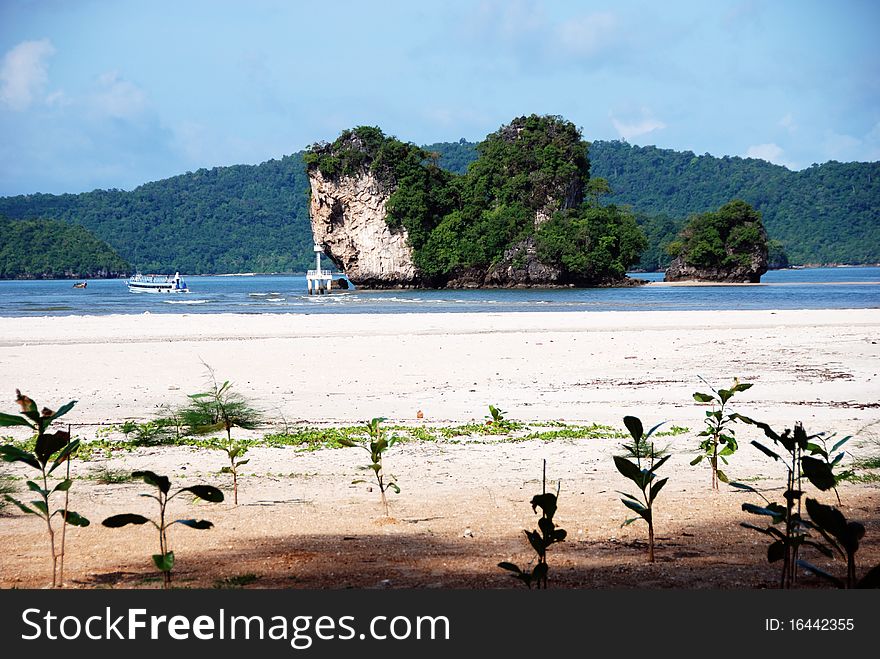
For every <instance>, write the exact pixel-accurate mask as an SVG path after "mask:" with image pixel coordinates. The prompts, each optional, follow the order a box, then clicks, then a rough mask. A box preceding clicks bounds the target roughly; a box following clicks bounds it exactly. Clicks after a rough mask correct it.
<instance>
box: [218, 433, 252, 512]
mask: <svg viewBox="0 0 880 659" xmlns="http://www.w3.org/2000/svg"><path fill="white" fill-rule="evenodd" d="M218 448H219V449H220V450H221V451H223V452H224V453H226V457H227V458H228V459H229V465H227V466H226V467H223V469H221V470H220V473H221V474H232V501H233V503H234V504H235V505H236V506H237V505H238V468H239V467H241V466H242V465H246V464H247V463H248V462H250V458H245V459H244V460H240V459H239V458H241V457H243V456H244V454H245V453H247V450H248V449H247V445H246V444H244V443H243V442H234V441H232V440H231V439H230V440H229V441H227V442H225V443H223V444H220V445H219V446H218Z"/></svg>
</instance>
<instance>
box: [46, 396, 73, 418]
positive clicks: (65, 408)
mask: <svg viewBox="0 0 880 659" xmlns="http://www.w3.org/2000/svg"><path fill="white" fill-rule="evenodd" d="M74 405H76V401H75V400H72V401H70V402H69V403H67V404H66V405H62V406H61V407H60V408H58V411H57V412H55V414H53V415H52V416H50V417H49V421H48V423H52V422H53V421H54V420H55V419H58V418H61V417H62V416H64V415H65V414H67V413H68V412H70V410H71V409H73V406H74Z"/></svg>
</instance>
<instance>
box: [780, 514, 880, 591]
mask: <svg viewBox="0 0 880 659" xmlns="http://www.w3.org/2000/svg"><path fill="white" fill-rule="evenodd" d="M806 508H807V514H808V515H809V516H810V528H814V529H816V530H817V531H819V533H821V534H822V537H823V538H825V540H826V541H827V542H828V545H829V546H830V547H831V548H832V549H833V550H834V551H835V552H836V553H837V554H838V555H839V556H841V557H842V558H843V559H844V560H845V561H846V579H839V578H838V577H835V576H833V575H831V574H829V573H828V572H826V571H825V570H822V569H820V568H818V567H816V566H815V565H813V564H812V563H808V562H807V561H803V560H799V561H798V562H797V564H798V565H799V566H800V567H802V568H803V569H805V570H807V571H808V572H812V573H813V574H815V575H817V576H819V577H822V578H824V579H828V580H829V581H831V582H832V583H833V584H835V585H836V586H837V587H838V588H880V565H878V566H877V567H875V568H874V569H873V570H870V571H869V572H868V573H867V574H866V575H865V576H864V577H863V578H862V579H861V580H858V579H857V577H856V552H857V551H858V550H859V543H860V542H861V540H862V538H863V537H864V536H865V525H864V524H862V523H861V522H850V521H848V520H847V519H846V517H844V515H843V513H842V512H840V511H839V510H838V509H837V508H834V507H833V506H826V505H825V504H823V503H819V502H818V501H816V500H815V499H810V498H807V504H806Z"/></svg>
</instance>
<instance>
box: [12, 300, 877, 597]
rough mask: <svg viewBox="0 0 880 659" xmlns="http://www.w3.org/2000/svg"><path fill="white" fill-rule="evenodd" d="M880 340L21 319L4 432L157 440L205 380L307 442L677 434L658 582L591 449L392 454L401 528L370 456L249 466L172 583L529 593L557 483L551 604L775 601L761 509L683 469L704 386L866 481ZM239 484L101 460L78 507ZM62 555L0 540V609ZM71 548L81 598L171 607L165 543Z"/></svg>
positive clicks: (351, 318)
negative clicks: (147, 593) (114, 480)
mask: <svg viewBox="0 0 880 659" xmlns="http://www.w3.org/2000/svg"><path fill="white" fill-rule="evenodd" d="M878 330H880V310H862V311H858V310H844V311H840V310H836V311H777V312H772V311H727V312H704V311H701V312H671V313H669V312H632V313H619V312H615V313H610V312H609V313H516V314H514V313H505V314H414V315H302V316H300V315H251V316H244V315H214V316H211V315H144V316H105V317H68V318H15V319H10V318H3V319H0V390H2V391H5V392H6V399H7V403H6V404H5V405H4V406H2V407H0V409H4V410H8V411H13V409H14V407H15V405H14V403H13V400H12V398H13V393H14V389H15V388H16V387H20V388H21V389H22V390H24V391H25V392H26V393H28V394H29V395H30V396H32V397H33V398H34V399H35V400H36V401H37V402H38V403H39V404H41V405H47V404H48V405H54V404H58V403H60V402H62V401H67V400H69V399H71V398H76V399H78V400H79V404H78V405H77V406H76V407H75V408H74V410H73V411H72V412H71V413H70V414H69V415H68V416H66V417H65V419H64V420H65V421H67V420H69V421H70V422H71V423H108V422H112V423H118V422H120V421H122V420H123V419H125V418H135V419H148V418H150V417H151V416H153V415H154V414H155V413H156V411H157V406H158V405H161V404H163V403H170V404H178V403H183V402H185V401H186V398H185V394H186V393H192V392H197V391H200V390H202V389H203V387H204V380H205V371H204V367H203V366H202V364H201V361H202V360H203V361H204V362H206V363H208V364H210V365H212V366H213V367H214V368H215V369H216V371H217V374H218V376H219V377H220V378H223V379H226V378H228V379H230V380H232V381H233V382H234V383H235V385H236V386H237V388H238V389H239V390H240V391H241V392H243V393H245V394H247V395H248V396H250V397H251V398H253V399H254V400H256V401H257V402H258V404H259V405H260V406H261V407H263V408H264V409H265V410H266V411H267V412H268V413H269V414H272V413H273V412H275V411H276V410H281V412H282V413H283V414H284V416H285V417H286V418H287V420H288V421H289V422H293V421H304V422H307V423H309V424H315V423H322V422H326V423H352V422H360V421H363V420H365V419H368V418H371V417H373V416H379V415H384V416H386V417H389V419H390V420H391V421H402V422H406V423H419V422H418V421H416V413H417V411H418V410H423V412H424V416H425V419H424V421H423V422H422V423H425V424H427V425H429V426H430V425H439V424H443V423H446V422H461V421H467V420H470V419H479V420H482V419H483V416H484V415H485V414H486V406H487V405H488V404H489V403H493V404H495V405H498V406H500V407H501V408H502V409H504V410H506V411H507V412H508V414H509V418H513V419H519V420H524V421H530V422H531V421H537V422H540V421H542V420H552V419H562V420H566V421H569V422H577V421H584V422H593V421H595V422H600V423H607V424H610V425H613V426H615V427H616V428H621V427H622V422H621V421H622V417H623V416H624V415H625V414H635V415H637V416H639V417H641V418H642V419H643V420H644V421H645V422H646V424H649V423H650V424H653V423H655V422H659V421H667V422H669V424H670V425H671V424H677V425H681V426H685V427H687V428H689V429H690V430H688V431H687V432H686V433H685V434H682V435H679V436H677V437H675V438H674V439H671V440H670V450H671V453H672V458H671V461H670V463H669V464H668V465H667V466H666V467H664V473H665V474H667V475H669V476H671V477H672V478H671V484H670V486H669V487H667V488H665V490H664V493H663V500H662V503H661V504H660V506H659V510H658V512H657V515H656V519H657V523H658V528H659V529H660V532H659V535H658V541H659V543H660V545H659V550H658V551H659V555H660V556H661V559H660V562H658V563H657V564H656V565H651V566H649V565H647V564H645V563H644V544H643V542H644V533H645V530H644V527H641V526H638V525H631V526H628V527H626V528H621V527H620V525H621V523H622V521H623V520H624V519H625V518H626V515H627V513H626V509H624V508H623V506H622V505H621V503H620V500H619V499H620V496H619V495H618V494H617V492H616V491H617V490H618V489H620V488H621V487H624V486H625V481H624V479H623V478H622V477H621V476H620V474H618V473H617V472H616V470H615V469H614V466H613V461H612V459H611V456H612V455H616V454H617V453H618V452H619V440H617V439H589V438H578V439H572V440H565V439H563V440H559V441H544V440H542V439H531V440H527V441H501V442H492V441H489V442H484V441H463V442H458V441H448V442H445V441H437V442H432V441H426V442H409V443H405V444H402V445H399V446H395V447H394V448H393V450H392V451H391V452H390V454H389V456H388V458H387V461H386V465H387V467H388V469H389V470H393V471H391V472H390V473H394V474H396V475H397V476H398V477H399V482H400V484H401V488H402V494H400V495H392V502H391V514H392V518H381V517H379V515H380V514H381V512H380V507H379V505H378V498H377V493H376V491H375V488H373V489H371V488H370V487H369V486H368V485H365V484H354V483H352V480H353V479H355V478H359V477H360V475H361V474H362V472H360V471H359V470H358V465H361V466H362V465H363V462H364V455H363V451H361V450H360V449H358V448H347V449H338V450H337V449H332V448H325V449H321V450H316V451H299V450H296V449H295V448H293V447H286V448H273V447H266V446H263V447H255V448H253V449H252V450H251V451H250V452H249V453H248V457H249V458H250V460H251V461H250V463H249V464H248V465H247V468H246V474H245V475H244V477H243V481H242V484H241V505H239V506H233V505H232V504H231V503H229V502H228V501H227V502H226V503H224V504H222V505H219V506H217V507H216V508H215V507H213V506H212V508H211V510H210V511H207V510H203V509H199V514H205V515H207V514H209V513H210V516H211V517H210V519H211V520H212V521H213V522H214V523H215V524H216V528H215V529H214V530H212V531H211V532H209V533H205V534H203V533H201V532H194V531H189V530H183V531H176V532H175V535H174V547H175V550H176V551H177V552H178V553H179V568H178V567H177V566H175V572H178V574H179V578H180V579H182V580H184V581H183V583H185V584H186V585H189V586H191V585H201V586H211V585H212V584H215V583H216V582H217V580H218V579H224V578H231V577H235V576H236V575H242V574H252V575H254V578H255V579H257V581H256V583H255V585H256V587H285V588H286V587H317V588H325V587H330V588H341V587H346V586H354V587H368V588H371V587H378V588H384V587H389V584H390V587H465V588H475V587H492V588H495V587H512V586H513V585H514V584H513V583H512V581H511V579H510V577H508V576H506V575H505V574H503V573H502V571H501V570H499V569H497V568H496V567H495V566H496V564H497V562H498V561H499V560H512V561H514V562H523V561H528V560H530V558H529V549H528V546H527V543H526V542H525V541H524V538H523V535H522V531H521V530H522V529H524V528H531V526H529V525H531V524H533V523H534V515H533V513H532V511H531V509H530V507H529V506H528V503H527V502H528V501H529V499H530V497H531V496H532V495H533V494H535V493H536V492H537V491H539V488H540V487H541V481H540V476H541V468H542V460H544V459H546V460H547V464H548V478H550V479H551V487H552V486H553V483H554V482H556V479H559V480H560V481H561V483H562V492H563V495H562V496H563V499H562V504H561V506H560V511H559V513H558V515H557V520H558V521H559V523H560V524H561V525H562V527H563V528H566V529H568V531H569V538H570V541H567V542H565V543H563V544H562V546H561V547H559V548H556V549H555V550H554V559H553V560H554V566H558V568H557V567H554V570H555V571H554V573H553V574H554V577H553V578H554V587H556V586H557V585H561V586H563V587H577V588H583V587H591V586H598V587H609V586H618V587H633V586H639V587H672V586H676V587H685V588H692V587H737V588H739V587H767V586H768V585H773V584H774V583H775V579H776V573H777V570H776V568H775V567H774V566H770V565H768V564H767V563H766V561H765V554H766V550H765V548H764V544H763V540H762V539H761V538H760V536H757V534H754V533H753V532H748V531H744V530H743V529H742V528H741V527H740V526H739V524H740V522H741V521H744V513H743V512H742V510H741V505H742V503H743V502H744V501H749V500H750V499H749V496H745V495H743V493H742V492H741V491H740V490H734V489H733V488H729V487H723V488H722V489H721V491H720V492H718V493H715V494H711V490H710V489H709V472H708V470H707V468H706V467H705V465H700V466H698V467H689V466H688V464H689V463H690V461H691V460H692V458H693V456H694V451H695V449H696V446H697V444H698V443H699V438H698V437H697V433H698V432H699V430H700V428H701V425H702V421H703V418H704V414H703V413H704V409H703V408H701V407H700V406H698V405H697V404H695V403H694V401H693V399H692V398H691V394H692V393H693V392H694V391H696V390H701V389H702V390H705V385H703V384H702V383H701V382H700V381H699V376H701V375H702V376H703V377H705V378H707V379H708V380H709V381H711V382H713V383H715V384H716V385H718V386H721V385H726V384H728V383H729V382H730V380H731V379H732V378H733V377H734V376H739V377H740V378H741V379H743V380H746V381H750V382H754V384H755V386H754V387H753V388H752V389H750V390H748V391H746V392H743V393H742V394H738V395H737V397H736V398H735V400H734V402H735V408H734V409H736V411H739V412H741V413H743V414H747V415H750V416H753V417H756V418H758V419H761V420H765V421H768V422H770V423H771V424H772V425H774V426H775V427H778V428H779V427H782V426H783V424H785V425H788V426H790V425H791V424H792V423H793V422H795V421H797V420H802V421H804V423H805V424H806V426H807V428H808V430H811V431H820V430H828V431H837V432H838V433H853V434H856V436H857V439H856V440H854V441H852V442H851V443H850V445H849V452H850V456H849V457H848V458H847V460H846V465H847V466H849V465H850V464H853V461H854V460H856V459H861V458H864V457H867V456H872V455H876V451H877V446H878V445H880V442H878V437H880V433H878V431H880V423H878V421H880V409H878V394H880V381H878V374H880V347H878V343H877V341H878V337H880V331H878ZM668 427H669V426H667V428H668ZM77 432H78V434H79V435H80V436H81V437H83V438H85V439H88V438H89V437H90V436H94V429H91V428H81V429H79V430H78V431H77ZM259 432H264V431H259ZM240 435H241V433H240V432H238V431H236V436H240ZM760 436H761V434H760V432H759V431H758V430H757V429H755V428H750V427H744V426H739V427H738V428H737V437H739V439H740V442H741V445H742V446H743V450H741V451H740V452H739V453H738V454H737V455H736V456H734V459H733V460H732V462H731V465H730V466H729V468H728V467H725V469H726V470H727V473H728V474H730V476H731V478H735V479H750V482H754V483H756V484H759V483H760V484H761V485H762V486H766V487H767V488H770V489H769V490H768V491H772V492H776V491H778V487H779V485H780V480H779V478H780V473H781V472H780V468H779V465H776V464H774V463H773V462H772V461H771V460H769V459H767V458H766V456H764V455H763V454H761V453H760V452H758V451H757V450H755V449H754V448H752V447H750V446H747V445H746V444H747V441H748V440H749V439H753V438H756V437H760ZM664 441H666V440H664ZM223 464H224V457H223V455H222V453H221V452H220V451H217V450H211V449H208V448H195V447H177V446H161V447H144V448H140V449H137V450H135V451H130V452H129V451H120V452H113V453H112V454H109V453H108V454H104V453H96V454H94V455H92V456H91V458H89V459H86V460H83V461H77V463H76V465H75V467H76V475H77V476H78V477H80V478H79V480H77V484H76V487H75V488H74V499H73V501H74V505H75V506H77V507H79V509H82V510H86V511H88V512H89V514H90V517H92V519H93V520H98V519H101V518H102V517H103V516H107V515H111V514H115V513H118V512H120V511H127V510H133V511H134V510H137V511H142V510H144V500H143V498H142V497H139V496H138V494H139V493H140V492H142V491H143V484H131V483H124V482H123V483H119V484H103V483H102V482H101V481H100V480H99V477H100V473H101V471H102V470H106V469H110V470H116V471H117V472H128V471H131V470H134V469H151V470H156V471H158V472H159V473H163V474H168V475H170V476H171V477H172V478H173V480H174V481H175V483H177V484H183V483H186V484H195V483H200V482H211V483H218V484H221V485H222V486H223V487H224V488H225V489H226V491H227V493H228V492H229V488H230V486H231V483H230V479H229V477H228V476H226V475H222V474H220V473H219V470H220V468H221V467H222V466H223ZM10 471H11V473H15V474H17V475H18V476H19V477H20V478H23V477H24V476H25V468H24V467H21V466H15V467H12V468H11V469H10ZM83 476H85V477H84V478H83ZM17 482H18V483H21V482H22V481H17ZM878 493H880V489H878V486H877V484H876V483H873V482H871V483H861V484H854V483H845V484H843V485H842V486H841V496H842V499H843V501H844V510H845V512H846V514H847V515H848V516H850V517H852V518H855V519H859V520H862V521H864V522H865V523H866V525H867V526H868V529H869V533H868V535H867V536H866V539H865V541H864V542H863V548H862V551H861V554H863V555H864V556H865V557H866V558H864V560H865V561H868V562H867V563H866V564H871V563H870V561H872V560H873V561H874V562H876V560H877V559H878V558H880V543H878V538H880V526H878V524H880V522H878V520H877V511H878ZM696 500H698V501H699V505H695V503H694V502H695V501H696ZM827 500H828V501H829V502H830V501H831V498H830V495H829V498H828V499H827ZM177 505H178V509H179V512H180V513H183V511H184V510H189V509H190V508H191V507H192V506H191V505H187V504H185V503H180V502H179V503H178V504H177ZM44 536H45V528H44V527H43V526H42V525H41V524H40V521H39V520H37V519H35V518H31V517H29V516H26V515H20V514H9V515H7V516H5V517H3V518H2V519H0V555H3V556H4V557H5V558H4V561H5V562H6V563H7V566H6V569H4V570H0V588H2V587H7V588H8V587H13V586H16V587H22V586H35V585H36V586H39V585H43V584H44V583H45V579H46V567H47V566H46V562H45V556H44V543H45V538H44ZM69 539H70V542H71V546H72V547H73V548H74V549H73V550H71V556H70V558H69V559H68V584H69V585H70V586H73V587H85V588H94V587H106V586H108V585H109V586H111V587H112V586H120V585H122V586H126V587H150V585H152V586H155V582H151V581H149V579H150V578H151V575H152V568H151V566H150V564H149V559H148V557H147V554H148V553H149V552H148V551H147V550H145V549H144V548H145V547H150V546H152V545H151V543H152V542H153V541H154V538H153V537H152V536H151V534H150V529H146V528H138V529H136V530H130V531H128V532H121V531H117V530H113V529H105V528H103V527H102V526H100V525H99V524H96V523H94V524H92V525H91V526H89V527H88V528H83V529H72V530H71V531H70V532H69ZM343 548H344V549H343ZM376 556H389V557H392V556H393V559H389V560H379V561H377V560H376ZM664 561H674V562H671V563H667V562H664ZM828 569H831V570H839V566H837V565H829V566H828Z"/></svg>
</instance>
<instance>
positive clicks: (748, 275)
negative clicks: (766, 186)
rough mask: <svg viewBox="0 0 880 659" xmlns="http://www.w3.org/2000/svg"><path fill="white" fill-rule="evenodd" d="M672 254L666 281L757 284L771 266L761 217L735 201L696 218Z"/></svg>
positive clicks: (677, 242)
mask: <svg viewBox="0 0 880 659" xmlns="http://www.w3.org/2000/svg"><path fill="white" fill-rule="evenodd" d="M669 253H670V255H671V256H673V257H674V258H673V260H672V263H670V264H669V268H668V269H667V270H666V275H665V277H664V280H665V281H673V282H677V281H698V282H717V283H743V284H745V283H752V284H757V283H758V282H760V281H761V275H763V274H764V273H765V272H767V267H768V241H767V232H766V231H765V229H764V224H763V223H762V222H761V214H760V213H759V212H758V211H756V210H755V209H754V208H752V207H751V206H749V204H747V203H746V202H744V201H742V200H739V199H735V200H734V201H731V202H729V203H726V204H724V205H723V206H722V207H721V208H719V209H718V210H717V211H715V212H709V213H699V214H697V215H694V216H692V217H691V218H690V220H689V221H688V223H687V225H686V226H685V227H684V229H683V230H682V231H681V234H680V235H679V237H678V240H676V241H674V242H672V243H671V244H670V245H669Z"/></svg>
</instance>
